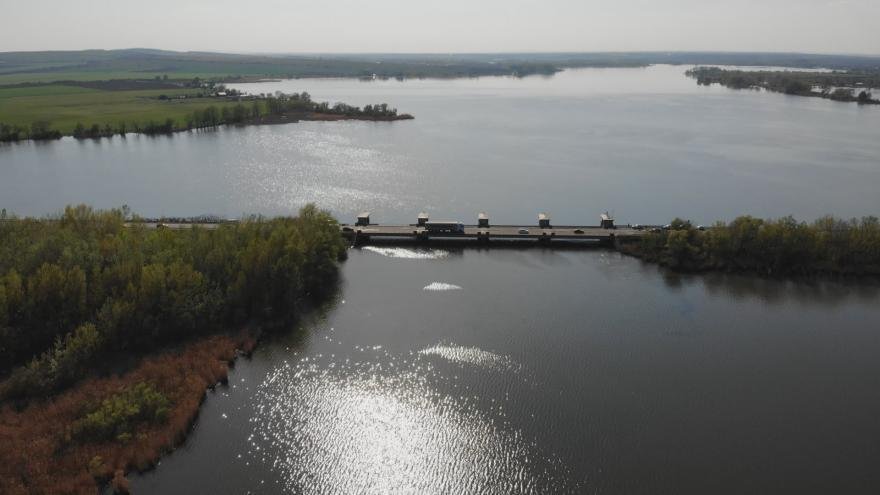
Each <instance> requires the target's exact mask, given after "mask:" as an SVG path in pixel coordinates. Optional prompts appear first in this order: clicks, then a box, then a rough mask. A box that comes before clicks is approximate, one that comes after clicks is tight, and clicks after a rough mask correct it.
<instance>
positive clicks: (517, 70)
mask: <svg viewBox="0 0 880 495" xmlns="http://www.w3.org/2000/svg"><path fill="white" fill-rule="evenodd" d="M652 64H687V65H754V66H779V67H805V68H819V67H821V68H828V69H836V70H848V69H860V70H875V69H880V56H878V57H871V56H856V55H819V54H799V53H726V52H631V53H611V52H607V53H503V54H497V53H496V54H449V55H438V54H333V55H299V54H296V55H294V54H250V55H248V54H230V53H210V52H173V51H164V50H153V49H146V48H133V49H125V50H82V51H46V52H4V53H0V84H15V83H23V82H47V81H61V80H103V79H144V78H153V77H156V76H160V77H162V76H164V75H168V76H169V77H170V78H173V79H186V78H193V77H202V78H214V79H229V78H253V77H290V78H299V77H372V76H373V75H376V76H377V77H391V78H393V77H397V78H420V77H477V76H489V75H520V76H525V75H530V74H553V73H555V72H558V71H559V70H562V69H564V68H568V67H639V66H646V65H652Z"/></svg>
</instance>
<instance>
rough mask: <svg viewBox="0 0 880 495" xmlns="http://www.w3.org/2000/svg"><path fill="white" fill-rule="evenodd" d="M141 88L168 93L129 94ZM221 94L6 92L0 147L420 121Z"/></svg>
mask: <svg viewBox="0 0 880 495" xmlns="http://www.w3.org/2000/svg"><path fill="white" fill-rule="evenodd" d="M140 83H142V84H140ZM139 85H143V86H151V85H155V86H160V87H161V86H163V85H165V86H168V87H164V88H162V89H144V90H132V89H128V88H131V87H137V86H139ZM105 88H125V89H105ZM221 89H222V88H221ZM217 92H219V91H218V90H216V89H215V88H214V87H213V86H212V87H207V88H187V87H182V86H181V87H178V86H175V83H168V82H165V83H163V82H162V81H158V82H155V83H153V82H152V81H136V80H126V81H100V82H95V83H88V84H85V85H77V84H74V83H67V84H51V85H21V86H16V87H7V88H0V141H20V140H25V139H55V138H57V137H60V136H70V135H72V136H74V137H79V138H98V137H109V136H112V135H115V134H124V133H126V132H138V133H145V134H164V133H171V132H176V131H182V130H189V129H194V128H202V127H213V126H218V125H224V124H266V123H282V122H293V121H296V120H340V119H361V120H398V119H404V118H412V117H411V116H405V115H397V110H395V109H391V108H388V107H387V105H384V104H380V105H368V106H366V107H364V108H359V107H353V106H350V105H345V104H342V103H339V104H336V105H333V106H331V105H330V104H328V103H319V102H314V101H312V100H311V98H309V97H308V94H307V93H299V94H294V95H283V96H265V97H246V96H238V97H227V96H216V95H215V93H217Z"/></svg>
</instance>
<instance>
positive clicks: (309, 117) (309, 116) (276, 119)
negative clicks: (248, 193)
mask: <svg viewBox="0 0 880 495" xmlns="http://www.w3.org/2000/svg"><path fill="white" fill-rule="evenodd" d="M414 119H415V117H414V116H412V115H411V114H408V113H403V114H399V115H391V116H378V115H344V114H335V113H321V112H303V113H299V112H297V113H289V114H280V115H262V116H260V117H257V118H255V119H251V120H248V121H245V122H230V123H225V122H224V123H219V124H217V125H213V126H203V127H191V128H180V129H172V130H170V131H167V132H143V131H140V132H139V131H130V132H127V133H125V134H122V135H121V137H123V138H124V137H125V136H126V135H129V134H133V135H138V136H171V135H174V134H178V133H181V132H189V131H201V130H205V129H216V128H218V127H223V126H232V127H247V126H260V125H280V124H295V123H298V122H340V121H344V120H359V121H364V122H396V121H399V120H414ZM114 136H120V134H110V135H100V136H88V137H78V136H74V135H73V134H72V133H68V134H64V133H58V134H57V135H52V136H49V137H45V138H32V137H28V138H26V139H18V140H12V141H0V144H7V143H8V144H15V143H26V142H39V143H44V142H48V141H58V140H60V139H62V138H65V137H72V138H74V139H76V140H77V141H86V140H99V139H104V138H112V137H114Z"/></svg>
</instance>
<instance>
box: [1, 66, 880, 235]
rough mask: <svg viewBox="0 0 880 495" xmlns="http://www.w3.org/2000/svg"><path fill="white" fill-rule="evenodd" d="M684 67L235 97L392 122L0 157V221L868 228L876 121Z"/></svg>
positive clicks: (858, 111) (56, 146) (7, 151)
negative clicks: (371, 110)
mask: <svg viewBox="0 0 880 495" xmlns="http://www.w3.org/2000/svg"><path fill="white" fill-rule="evenodd" d="M685 70H686V67H670V66H659V67H652V68H648V69H586V70H570V71H566V72H563V73H560V74H557V75H555V76H553V77H528V78H524V79H516V78H504V77H488V78H481V79H456V80H421V81H418V80H414V81H406V82H398V81H394V80H391V81H372V82H361V81H357V80H351V79H336V80H333V79H325V80H292V81H284V82H278V83H260V84H246V85H245V84H243V85H238V86H237V87H239V88H240V89H243V90H245V91H251V92H254V93H261V92H273V91H277V90H281V91H285V92H294V91H297V92H299V91H308V92H309V93H311V94H312V95H313V97H314V98H315V99H317V100H329V101H345V102H348V103H352V104H357V105H364V104H367V103H378V102H387V103H389V104H391V105H392V106H394V107H397V108H398V109H400V111H402V112H408V113H411V114H413V115H415V117H416V119H415V120H413V121H403V122H392V123H387V122H379V123H372V122H336V123H328V122H306V123H299V124H295V125H282V126H265V127H246V128H229V129H221V130H217V131H207V132H194V133H189V134H177V135H174V136H173V137H164V136H163V137H146V136H140V137H138V136H129V137H128V138H126V139H122V138H119V137H116V138H113V139H110V140H107V139H105V140H99V141H92V140H86V141H76V140H74V139H72V138H68V139H64V140H62V141H61V142H56V143H42V144H35V143H26V144H19V145H11V146H10V145H7V146H2V147H0V205H2V206H0V207H5V208H8V209H11V210H14V211H15V212H17V213H19V214H29V215H30V214H33V215H43V214H46V213H50V212H54V211H57V210H59V209H60V208H63V207H64V205H66V204H68V203H78V202H88V203H90V204H93V205H95V206H100V207H112V206H120V205H122V204H128V205H129V206H131V207H132V209H133V210H134V211H136V212H139V213H141V214H142V215H151V216H152V215H162V214H164V215H175V216H176V215H196V214H203V213H215V214H219V215H223V216H232V217H238V216H240V215H242V214H244V213H263V214H288V213H292V212H295V211H296V210H297V209H298V208H299V207H300V206H301V205H302V204H304V203H306V202H316V203H318V204H319V205H320V206H323V207H325V208H329V209H330V210H332V211H333V212H334V213H336V214H337V215H339V216H340V217H341V218H342V219H345V220H351V219H352V218H353V215H355V214H356V213H357V212H359V211H361V210H371V211H373V212H374V218H375V219H377V220H381V221H408V222H409V221H414V219H415V216H416V214H417V213H418V212H419V211H421V210H428V211H429V212H430V213H432V214H433V215H434V216H435V217H439V218H449V219H453V220H454V219H458V220H462V221H473V219H474V218H475V216H476V214H477V213H478V212H480V211H486V212H488V213H489V214H490V215H491V217H492V219H493V220H494V221H496V222H498V223H519V222H526V221H532V220H533V219H534V218H535V216H536V215H537V213H538V212H541V211H543V212H548V213H550V214H551V215H552V216H553V219H554V220H555V221H557V222H558V223H568V224H574V223H590V224H592V223H596V222H597V217H598V214H599V213H601V212H603V211H605V210H609V211H613V212H614V213H615V214H616V216H617V217H618V218H619V219H620V220H621V221H623V222H632V223H661V222H662V223H665V222H667V221H669V220H671V219H672V218H673V217H675V216H681V217H688V218H691V219H693V220H694V221H696V222H698V223H707V222H713V221H715V220H721V219H730V218H732V217H735V216H737V215H741V214H753V215H758V216H762V217H768V216H772V217H777V216H783V215H789V214H791V215H795V216H797V217H798V218H801V219H808V220H812V219H813V218H815V217H818V216H821V215H825V214H836V215H839V216H845V217H849V216H861V215H866V214H872V213H873V214H876V213H877V212H878V211H880V194H877V190H876V189H877V184H880V165H878V157H880V132H878V129H880V108H878V107H873V106H858V105H854V104H844V103H835V102H831V101H827V100H821V99H812V98H803V97H788V96H783V95H779V94H769V93H761V92H753V91H738V92H737V91H732V90H728V89H725V88H721V87H717V86H716V87H709V88H706V87H699V86H697V84H696V83H695V81H694V80H693V79H689V78H686V77H685V76H684V71H685Z"/></svg>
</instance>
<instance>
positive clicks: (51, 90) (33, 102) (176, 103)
mask: <svg viewBox="0 0 880 495" xmlns="http://www.w3.org/2000/svg"><path fill="white" fill-rule="evenodd" d="M199 93H200V90H196V89H161V90H142V91H103V90H98V89H89V88H81V87H78V86H64V85H46V86H29V87H17V88H2V89H0V123H4V124H12V125H22V126H29V125H30V124H31V123H33V122H35V121H48V122H50V123H51V127H52V128H53V129H58V130H59V131H61V132H62V133H64V134H70V133H71V132H72V131H73V129H74V127H76V124H77V123H82V124H83V125H85V126H87V127H88V126H91V125H92V124H99V125H100V126H102V127H103V126H104V125H105V124H109V125H111V126H113V127H116V126H118V125H119V124H120V123H122V122H124V123H126V124H127V125H128V126H129V128H131V127H133V124H141V125H142V124H146V123H147V122H150V121H155V122H164V121H165V119H169V118H170V119H173V120H175V122H176V124H177V125H178V126H182V125H183V123H184V121H185V118H186V116H187V115H190V114H192V113H193V111H194V110H199V109H203V108H205V107H208V106H210V105H215V106H217V107H218V108H222V107H223V106H227V105H229V106H231V105H235V104H236V102H233V101H229V100H225V99H221V98H213V97H203V98H190V99H185V100H178V99H173V98H174V97H176V96H179V95H186V96H196V95H198V94H199ZM159 95H166V96H168V97H169V98H172V99H169V100H160V99H158V98H159Z"/></svg>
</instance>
